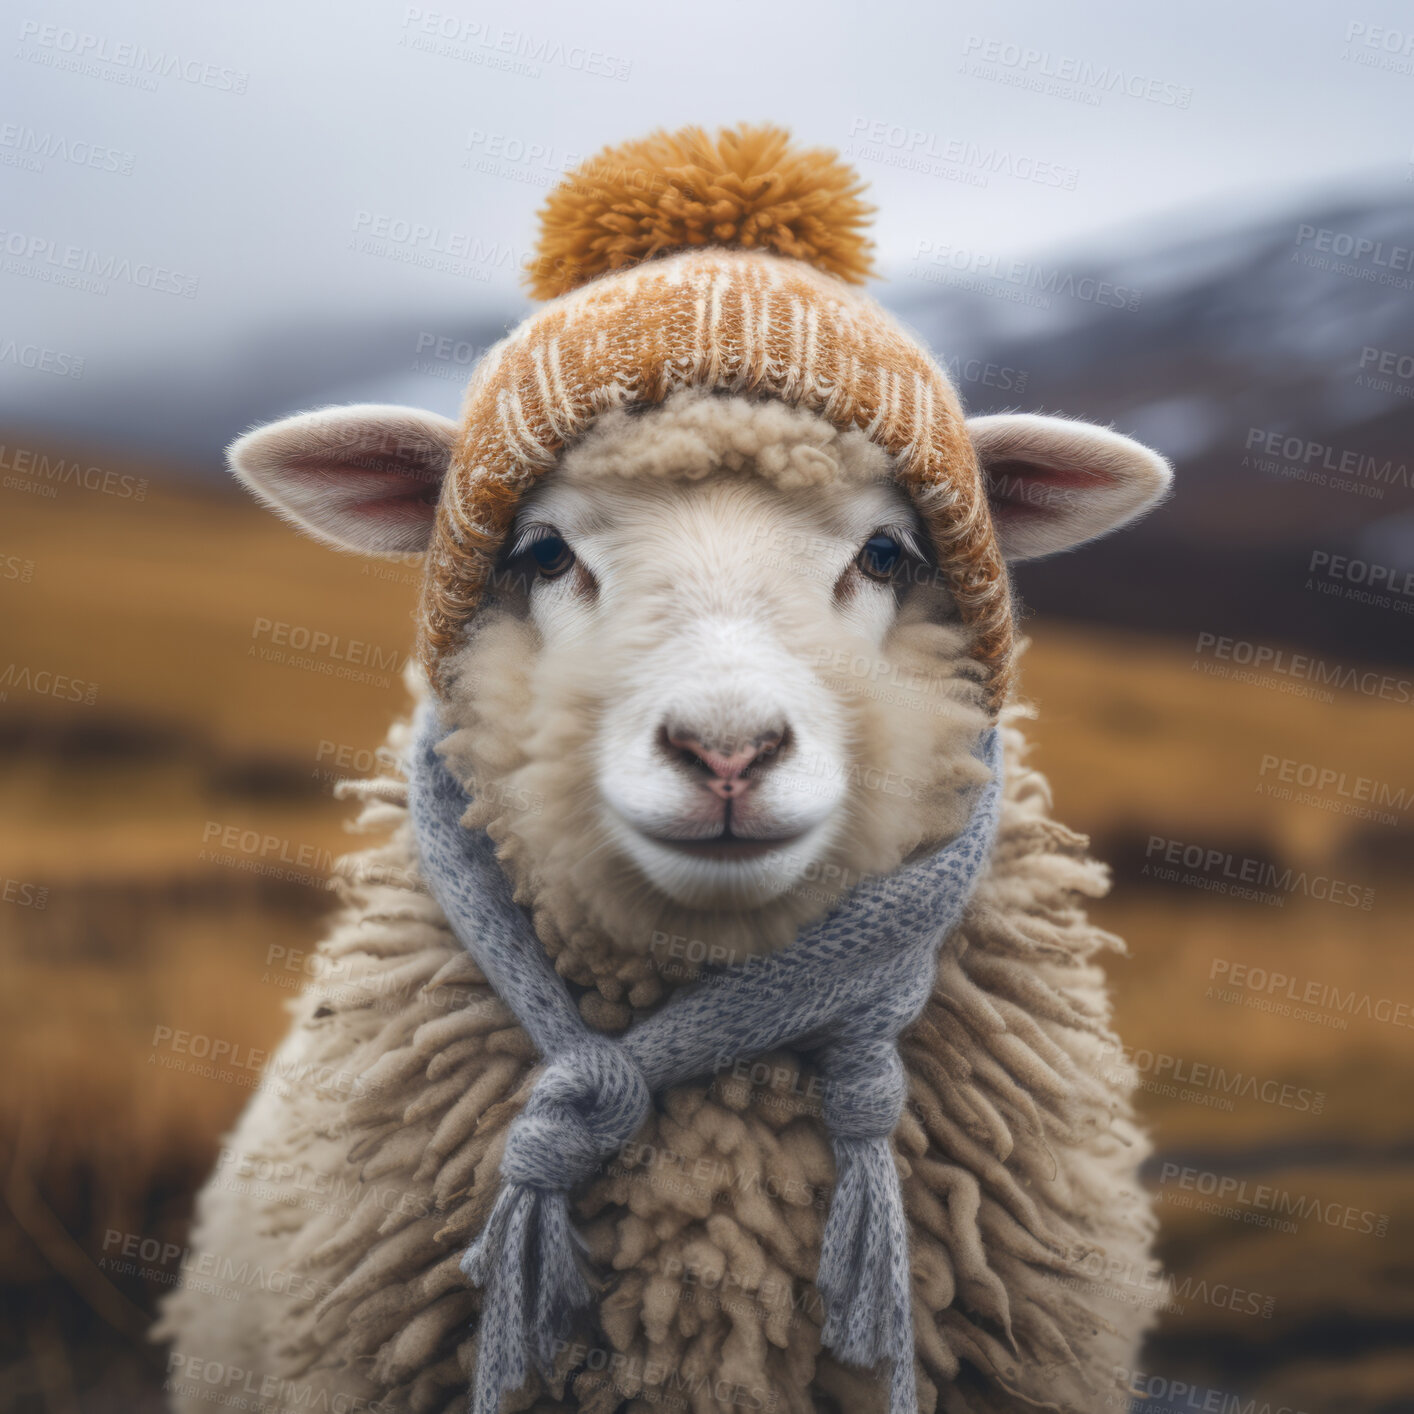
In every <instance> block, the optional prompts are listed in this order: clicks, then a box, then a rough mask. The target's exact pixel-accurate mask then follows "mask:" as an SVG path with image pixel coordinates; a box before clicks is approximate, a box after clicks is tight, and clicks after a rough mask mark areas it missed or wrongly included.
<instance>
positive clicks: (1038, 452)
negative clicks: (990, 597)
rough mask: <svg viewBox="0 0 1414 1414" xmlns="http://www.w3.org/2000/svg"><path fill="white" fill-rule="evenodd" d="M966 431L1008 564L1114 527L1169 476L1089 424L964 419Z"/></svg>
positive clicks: (1155, 497)
mask: <svg viewBox="0 0 1414 1414" xmlns="http://www.w3.org/2000/svg"><path fill="white" fill-rule="evenodd" d="M967 430H968V433H969V434H970V435H971V437H972V445H973V446H974V447H975V448H976V450H977V460H978V462H979V463H980V464H981V467H982V475H983V477H984V479H985V480H986V483H987V498H988V500H989V502H990V503H991V507H992V523H993V524H994V525H995V526H996V528H997V539H998V541H999V542H1000V544H1001V549H1002V554H1003V555H1004V556H1005V558H1006V559H1008V560H1030V559H1034V558H1035V557H1037V556H1038V555H1053V554H1055V552H1056V551H1057V550H1069V549H1071V548H1073V547H1074V546H1076V545H1082V544H1084V543H1085V541H1087V540H1093V539H1094V538H1095V537H1096V536H1097V535H1104V534H1105V533H1106V532H1108V531H1111V530H1115V529H1118V527H1120V526H1121V525H1124V524H1125V523H1126V522H1128V521H1131V520H1133V519H1134V518H1135V517H1136V516H1139V515H1142V514H1143V512H1145V511H1146V510H1148V509H1149V508H1150V507H1151V506H1153V505H1155V504H1156V503H1157V502H1158V501H1160V500H1162V499H1163V497H1164V495H1165V494H1166V493H1167V492H1168V489H1169V484H1170V482H1171V481H1172V479H1173V470H1172V468H1171V467H1170V466H1169V464H1168V462H1166V461H1165V460H1164V459H1163V457H1161V456H1160V455H1159V454H1158V453H1157V452H1151V451H1150V450H1149V449H1148V448H1147V447H1143V446H1140V444H1139V443H1138V442H1135V441H1133V440H1132V439H1131V438H1129V437H1122V436H1121V435H1120V434H1119V433H1118V432H1111V431H1110V430H1109V429H1108V428H1105V427H1096V426H1094V424H1092V423H1089V422H1070V421H1068V420H1067V419H1065V418H1062V417H1039V416H1037V415H1036V414H1035V413H1001V414H998V415H997V416H995V417H972V418H969V419H968V421H967Z"/></svg>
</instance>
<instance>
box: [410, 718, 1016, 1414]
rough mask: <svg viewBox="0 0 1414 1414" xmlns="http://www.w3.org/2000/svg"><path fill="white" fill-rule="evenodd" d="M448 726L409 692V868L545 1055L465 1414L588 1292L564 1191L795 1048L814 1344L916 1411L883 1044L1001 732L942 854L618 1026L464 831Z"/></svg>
mask: <svg viewBox="0 0 1414 1414" xmlns="http://www.w3.org/2000/svg"><path fill="white" fill-rule="evenodd" d="M446 735H447V733H446V730H445V729H444V728H443V727H442V726H441V724H440V722H439V720H438V716H437V712H436V708H435V706H434V705H433V704H432V703H430V702H429V703H427V704H424V706H423V707H422V709H421V711H420V714H419V718H418V722H417V732H416V740H415V743H414V745H413V748H412V759H411V761H410V763H409V771H408V776H409V782H410V792H409V796H410V808H411V814H412V822H413V829H414V831H415V833H416V836H417V847H418V854H419V860H420V865H421V869H422V874H423V878H424V879H425V881H426V883H427V887H428V888H429V890H430V891H431V893H432V896H433V898H434V899H436V901H437V903H438V904H440V905H441V908H442V911H443V912H444V913H445V914H446V917H447V921H448V923H449V924H450V925H451V928H452V931H453V932H454V933H455V934H456V936H457V938H458V940H459V941H460V942H461V944H462V946H463V947H465V948H466V949H467V951H468V952H470V953H471V955H472V957H473V958H475V960H476V962H477V965H478V966H479V967H480V968H481V970H482V971H483V972H484V973H485V974H486V977H487V979H488V981H489V982H490V983H491V985H492V987H493V988H494V989H495V991H496V993H497V994H498V995H499V996H500V998H501V999H502V1000H503V1001H504V1002H505V1003H506V1005H507V1006H509V1007H510V1009H511V1010H512V1011H513V1012H514V1013H515V1015H516V1018H517V1020H519V1022H520V1023H521V1025H522V1026H523V1027H524V1028H525V1030H526V1031H527V1032H528V1033H529V1035H530V1038H531V1040H532V1041H533V1042H534V1043H535V1045H536V1047H537V1049H538V1050H539V1051H540V1052H541V1054H542V1055H543V1056H544V1057H545V1061H546V1064H545V1068H544V1070H543V1071H542V1072H541V1074H540V1078H539V1080H538V1081H537V1082H536V1084H535V1088H534V1090H533V1091H532V1092H531V1095H530V1099H529V1100H528V1101H527V1103H526V1106H525V1108H524V1110H522V1112H521V1113H520V1115H519V1116H518V1117H517V1118H516V1119H515V1121H514V1122H513V1124H512V1125H511V1128H510V1133H509V1135H508V1136H507V1139H506V1148H505V1155H504V1157H503V1158H502V1160H501V1178H502V1186H501V1191H500V1194H499V1196H498V1197H497V1199H496V1203H495V1206H494V1207H493V1208H492V1210H491V1215H490V1217H489V1218H488V1219H487V1222H486V1226H485V1228H484V1229H483V1230H482V1232H481V1235H480V1236H479V1237H478V1239H477V1240H476V1242H475V1244H474V1245H473V1246H472V1247H471V1249H470V1250H469V1251H468V1252H467V1254H466V1257H465V1258H464V1260H463V1263H462V1270H463V1271H464V1272H465V1273H466V1274H467V1276H468V1277H469V1278H470V1280H471V1281H472V1282H473V1283H474V1284H475V1285H477V1286H479V1287H481V1288H482V1289H483V1292H484V1300H483V1303H482V1311H481V1324H480V1331H479V1338H478V1349H477V1359H476V1377H475V1387H474V1391H473V1397H472V1406H471V1408H472V1414H498V1410H499V1406H500V1400H501V1396H502V1394H504V1393H508V1392H511V1391H514V1390H517V1389H519V1388H520V1387H521V1386H522V1385H523V1384H524V1383H525V1381H526V1379H527V1377H528V1375H529V1369H530V1363H531V1362H532V1361H533V1362H534V1364H535V1366H536V1368H538V1369H539V1370H540V1371H541V1373H542V1374H545V1375H546V1376H547V1377H548V1376H549V1374H550V1371H551V1369H552V1367H553V1364H554V1359H555V1353H556V1350H557V1348H558V1347H559V1346H560V1343H561V1342H562V1341H563V1340H564V1339H565V1338H566V1337H567V1335H568V1334H569V1333H570V1328H571V1325H572V1322H573V1317H574V1315H575V1313H576V1311H578V1310H580V1309H582V1308H583V1307H585V1306H587V1305H588V1304H589V1303H590V1301H591V1299H592V1293H591V1291H590V1287H589V1283H588V1280H587V1279H586V1274H585V1271H584V1259H583V1257H582V1255H581V1254H582V1249H583V1244H582V1242H581V1240H580V1238H579V1236H578V1234H577V1233H576V1232H575V1230H574V1228H573V1227H572V1225H571V1223H570V1219H569V1195H570V1191H571V1190H572V1189H573V1188H574V1187H575V1186H576V1185H577V1184H579V1183H581V1182H583V1181H584V1180H586V1179H588V1178H589V1177H590V1176H591V1175H593V1173H594V1172H595V1171H596V1170H597V1169H598V1168H599V1167H600V1166H601V1165H602V1164H604V1163H605V1162H606V1161H607V1160H609V1159H611V1158H612V1157H613V1156H614V1155H615V1154H617V1153H618V1152H619V1151H620V1150H621V1149H622V1148H623V1146H624V1145H625V1144H626V1143H628V1141H629V1140H630V1139H632V1137H633V1135H634V1133H635V1132H636V1131H637V1130H638V1128H639V1127H640V1126H641V1125H642V1124H643V1122H644V1121H645V1120H646V1119H647V1118H648V1116H649V1114H650V1113H651V1111H652V1096H653V1095H654V1094H655V1093H656V1092H658V1091H661V1090H664V1089H666V1088H668V1087H670V1086H673V1085H681V1084H685V1083H686V1082H688V1081H690V1080H693V1079H696V1078H698V1077H702V1076H706V1075H710V1074H711V1073H712V1072H713V1071H714V1070H715V1069H718V1068H720V1067H721V1066H723V1065H730V1064H733V1063H734V1062H735V1061H737V1060H738V1059H742V1058H747V1057H751V1056H755V1055H759V1054H760V1053H761V1052H763V1051H769V1050H773V1049H775V1048H777V1047H780V1046H793V1047H797V1048H799V1049H802V1050H806V1051H808V1052H809V1053H810V1054H811V1055H812V1056H813V1057H814V1058H815V1061H816V1063H817V1065H818V1066H819V1069H820V1071H821V1074H822V1076H823V1079H824V1091H823V1097H824V1106H823V1107H824V1118H825V1123H826V1125H827V1126H828V1129H829V1135H830V1143H831V1147H832V1148H833V1150H834V1156H835V1169H836V1179H835V1188H834V1193H833V1196H832V1198H831V1201H830V1211H829V1216H828V1218H827V1220H826V1224H825V1235H824V1242H823V1244H822V1247H821V1251H820V1265H819V1271H818V1274H817V1276H816V1279H815V1284H816V1287H817V1288H818V1290H819V1292H820V1296H821V1298H822V1300H823V1302H824V1308H825V1322H824V1329H823V1332H822V1339H823V1341H824V1344H825V1345H826V1346H827V1347H828V1348H829V1349H830V1350H832V1351H833V1352H834V1353H835V1355H836V1356H837V1357H838V1358H839V1359H841V1360H844V1361H847V1362H849V1363H851V1364H855V1365H861V1366H875V1365H879V1364H881V1363H882V1362H884V1361H888V1362H890V1365H891V1378H890V1387H889V1411H890V1414H916V1411H917V1408H918V1398H917V1392H916V1389H915V1386H914V1372H913V1319H912V1305H911V1298H910V1283H909V1269H908V1229H907V1225H906V1223H905V1219H904V1211H903V1196H902V1193H901V1191H900V1188H899V1180H898V1170H897V1168H896V1167H895V1163H894V1156H893V1151H892V1147H891V1143H890V1140H891V1136H892V1134H893V1131H894V1128H895V1127H896V1125H897V1124H898V1121H899V1117H900V1115H901V1114H902V1111H903V1103H904V1100H905V1098H906V1094H907V1081H906V1079H905V1076H904V1071H903V1063H902V1062H901V1061H900V1059H899V1053H898V1038H899V1035H900V1033H901V1032H902V1031H903V1030H904V1029H905V1028H906V1027H907V1026H908V1025H909V1024H910V1023H911V1022H913V1021H914V1020H915V1019H916V1018H917V1016H918V1014H919V1013H920V1012H921V1011H922V1010H923V1005H924V1003H925V1002H926V1001H927V999H928V996H929V993H930V992H931V991H932V988H933V980H934V976H935V973H936V971H937V957H938V949H939V948H940V947H941V945H942V942H943V939H944V938H946V937H947V935H948V934H949V933H950V932H951V931H952V930H953V928H955V927H956V926H957V924H958V921H959V920H960V919H961V917H962V913H963V909H964V908H965V906H966V904H967V900H968V897H969V896H970V894H971V892H972V888H973V886H974V884H975V883H976V882H977V879H978V876H979V875H980V874H981V872H982V869H983V868H984V866H985V865H986V862H987V860H988V858H989V857H990V855H991V852H992V843H993V840H994V838H995V836H996V829H997V817H998V813H999V810H1000V800H1001V778H1002V748H1001V740H1000V733H999V732H998V731H997V730H996V729H995V728H993V729H992V730H991V731H989V732H988V733H987V734H986V736H984V737H983V739H982V742H981V744H980V747H979V752H978V754H979V755H980V756H981V758H982V759H983V761H984V762H985V763H986V765H987V766H988V768H989V769H990V771H991V779H990V781H989V782H988V783H987V784H986V785H985V786H983V787H982V789H981V790H980V791H979V792H978V798H977V800H976V802H975V804H974V806H973V810H972V815H971V818H970V819H969V821H968V824H967V827H966V829H965V830H964V831H963V833H962V834H961V835H959V836H958V838H957V839H956V840H954V841H953V842H952V843H951V844H950V845H948V846H947V847H946V848H945V849H942V850H940V851H938V852H937V853H936V854H933V855H932V856H930V857H928V858H926V859H923V860H921V861H919V862H917V863H914V864H910V865H907V866H905V867H904V868H902V869H900V870H899V871H897V872H896V873H894V874H891V875H888V876H886V877H878V878H870V879H866V880H864V881H863V882H862V883H861V884H859V885H858V886H857V887H856V888H855V889H854V890H853V891H852V892H851V893H850V894H849V895H848V897H847V898H846V899H845V900H844V901H843V903H842V904H841V905H840V906H839V907H838V908H837V909H836V910H835V911H834V912H833V913H832V914H830V916H829V917H827V918H826V919H824V920H823V921H822V922H820V923H817V924H815V925H814V926H813V927H811V928H810V929H808V930H807V931H806V932H803V933H802V934H801V935H800V936H799V937H798V938H796V940H795V941H794V942H792V943H791V944H790V945H789V946H788V947H787V948H785V949H783V950H782V951H781V952H779V953H777V954H775V955H774V956H772V957H771V958H770V959H769V960H768V961H767V962H766V963H764V964H763V963H762V962H761V961H760V960H756V961H755V962H753V963H749V964H743V965H739V966H736V967H731V968H726V969H724V970H722V971H721V972H720V973H717V974H714V975H713V976H712V978H711V980H710V983H704V984H700V985H698V986H695V987H691V988H685V989H682V990H680V991H678V992H677V993H675V994H674V995H673V996H672V997H671V998H670V999H669V1001H667V1002H666V1003H665V1004H664V1005H663V1006H662V1007H661V1008H659V1010H657V1011H656V1012H654V1013H652V1014H651V1015H649V1016H645V1017H643V1018H641V1019H640V1020H638V1021H636V1022H634V1024H633V1025H632V1026H630V1027H629V1028H628V1030H627V1031H625V1032H623V1033H622V1034H621V1035H619V1036H617V1037H614V1038H610V1037H607V1036H603V1035H600V1034H598V1033H596V1032H594V1031H591V1030H590V1029H589V1027H588V1026H587V1025H586V1024H585V1022H584V1020H583V1018H582V1017H581V1016H580V1013H579V1008H578V1006H577V1005H576V1004H575V1001H574V998H573V997H572V996H571V995H570V992H569V989H568V988H567V987H566V985H565V982H564V980H563V978H561V977H560V976H559V974H558V973H556V971H555V969H554V967H553V965H552V964H551V962H550V959H549V956H548V955H547V954H546V952H545V950H544V948H543V947H542V946H541V944H540V941H539V939H538V938H537V937H536V935H535V931H534V929H533V928H532V926H531V923H530V920H529V918H528V917H527V916H526V914H525V912H524V911H523V910H522V909H521V908H520V907H519V906H517V904H516V903H515V902H514V901H513V899H512V896H511V886H510V883H509V881H508V880H507V878H506V875H505V873H504V871H503V870H502V868H501V866H500V864H499V863H498V862H497V860H496V856H495V846H494V845H493V843H492V841H491V840H490V838H489V837H488V836H487V835H486V833H485V831H483V830H468V829H465V828H463V827H462V825H461V817H462V815H463V813H464V812H465V810H466V807H467V803H468V802H467V796H466V794H465V792H464V791H463V789H462V787H461V785H460V783H459V782H458V781H457V780H456V778H455V777H454V776H453V775H452V774H451V772H450V771H449V770H448V769H447V767H446V765H445V764H444V762H443V761H442V758H441V757H440V756H439V755H438V754H437V746H438V743H439V742H440V741H441V740H442V739H443V737H444V736H446Z"/></svg>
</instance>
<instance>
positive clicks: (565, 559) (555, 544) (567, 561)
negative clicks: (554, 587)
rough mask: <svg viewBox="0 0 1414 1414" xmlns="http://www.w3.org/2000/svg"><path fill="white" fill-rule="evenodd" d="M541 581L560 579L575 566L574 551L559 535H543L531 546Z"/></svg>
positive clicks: (531, 555) (532, 557) (531, 554)
mask: <svg viewBox="0 0 1414 1414" xmlns="http://www.w3.org/2000/svg"><path fill="white" fill-rule="evenodd" d="M530 558H531V559H532V560H534V561H535V568H536V569H537V570H539V571H540V578H541V579H558V578H559V577H560V576H561V575H562V574H564V572H565V571H566V570H567V569H569V568H570V566H571V565H573V564H574V551H573V550H571V549H570V547H569V546H568V545H566V544H565V542H564V541H563V540H561V539H560V537H559V536H558V535H543V536H541V537H540V539H539V540H537V541H536V542H535V543H534V544H533V545H532V546H530Z"/></svg>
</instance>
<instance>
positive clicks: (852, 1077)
mask: <svg viewBox="0 0 1414 1414" xmlns="http://www.w3.org/2000/svg"><path fill="white" fill-rule="evenodd" d="M820 1063H821V1069H822V1070H823V1072H824V1076H825V1101H824V1112H825V1123H826V1125H827V1126H828V1127H829V1130H830V1133H831V1134H833V1135H835V1136H836V1137H837V1138H839V1139H888V1138H889V1137H890V1136H891V1135H892V1134H893V1132H894V1130H895V1129H897V1128H898V1122H899V1116H900V1115H901V1114H902V1113H903V1102H904V1101H905V1100H906V1099H907V1098H908V1077H907V1076H906V1075H905V1074H904V1069H903V1061H902V1060H900V1059H899V1053H898V1047H897V1046H896V1045H894V1043H893V1042H892V1041H882V1040H880V1041H855V1042H851V1043H846V1044H844V1045H838V1046H829V1047H827V1048H826V1049H825V1050H824V1051H823V1052H822V1053H821V1056H820Z"/></svg>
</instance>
